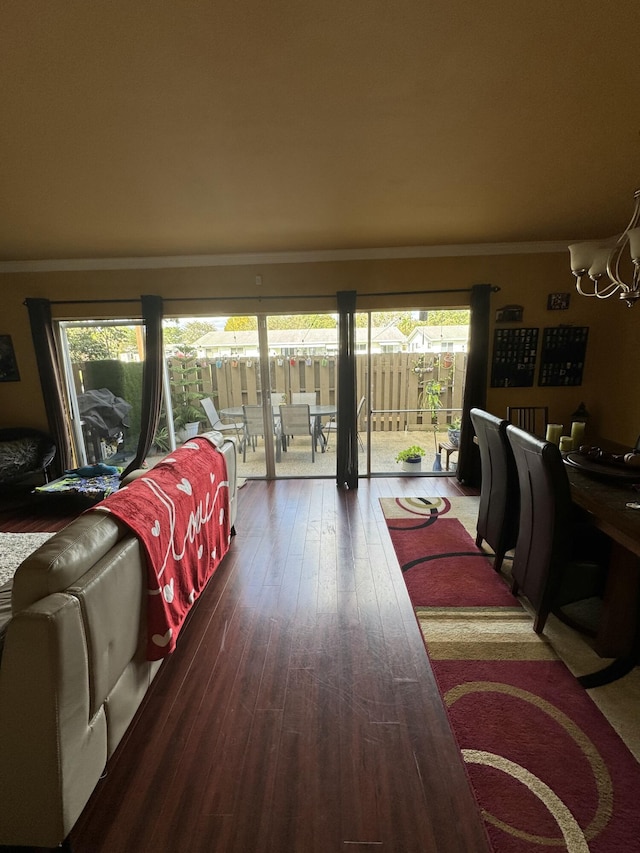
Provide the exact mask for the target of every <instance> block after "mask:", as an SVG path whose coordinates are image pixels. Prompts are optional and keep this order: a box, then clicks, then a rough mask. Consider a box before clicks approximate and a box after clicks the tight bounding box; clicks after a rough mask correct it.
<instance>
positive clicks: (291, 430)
mask: <svg viewBox="0 0 640 853" xmlns="http://www.w3.org/2000/svg"><path fill="white" fill-rule="evenodd" d="M280 431H281V435H282V436H287V437H288V438H289V437H293V436H296V435H306V436H308V437H309V439H310V440H311V461H312V462H315V461H316V442H315V438H316V437H315V435H314V430H313V427H312V425H311V414H310V412H309V406H308V404H306V403H305V404H302V403H300V404H296V405H291V406H280ZM282 449H283V450H284V451H285V452H286V450H287V442H286V441H284V440H283V442H282Z"/></svg>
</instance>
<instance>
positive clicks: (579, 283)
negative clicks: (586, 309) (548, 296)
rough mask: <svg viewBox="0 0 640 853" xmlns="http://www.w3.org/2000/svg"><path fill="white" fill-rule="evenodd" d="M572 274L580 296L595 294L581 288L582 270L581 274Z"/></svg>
mask: <svg viewBox="0 0 640 853" xmlns="http://www.w3.org/2000/svg"><path fill="white" fill-rule="evenodd" d="M574 275H575V277H576V290H577V291H578V293H579V294H580V296H595V295H596V294H595V292H594V293H587V291H586V290H583V289H582V278H583V276H584V272H582V274H580V273H574Z"/></svg>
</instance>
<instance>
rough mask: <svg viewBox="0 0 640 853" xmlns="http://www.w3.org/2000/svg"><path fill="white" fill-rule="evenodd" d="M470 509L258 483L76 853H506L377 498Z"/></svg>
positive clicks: (248, 491) (374, 487)
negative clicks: (477, 794)
mask: <svg viewBox="0 0 640 853" xmlns="http://www.w3.org/2000/svg"><path fill="white" fill-rule="evenodd" d="M461 493H469V492H468V491H465V490H464V489H463V487H461V486H460V485H459V484H458V483H457V482H456V481H455V480H453V479H450V478H428V479H427V478H422V479H410V478H393V479H386V478H385V479H372V480H363V481H362V482H361V485H360V488H359V489H358V490H357V491H351V492H349V491H346V492H345V491H341V490H338V489H336V486H335V483H334V482H333V481H331V480H280V481H275V482H265V481H249V482H248V483H247V484H246V486H245V487H244V488H243V489H242V490H241V491H240V493H239V511H238V518H237V523H236V527H237V531H238V535H237V536H236V537H235V539H234V541H233V544H232V546H231V550H230V552H229V554H228V555H227V557H226V558H225V560H224V562H223V564H222V565H221V567H220V568H219V569H218V571H217V573H216V575H215V576H214V578H213V579H212V581H211V582H210V583H209V585H208V587H207V589H206V590H205V592H204V593H203V595H202V596H201V598H200V600H199V601H198V603H197V605H196V607H195V608H194V610H193V612H192V615H191V616H190V618H189V621H188V624H187V626H186V628H185V630H184V631H183V633H182V634H181V637H180V640H179V642H178V647H177V650H176V652H175V653H174V654H173V655H172V656H171V658H169V659H168V661H167V662H166V663H165V664H164V665H163V668H162V670H161V672H160V673H159V675H158V676H157V678H156V680H155V682H154V684H153V686H152V689H151V690H150V691H149V694H148V696H147V698H146V700H145V702H144V704H143V706H142V708H141V709H140V712H139V714H138V716H137V717H136V719H135V720H134V723H133V724H132V726H131V727H130V728H129V731H128V732H127V734H126V735H125V738H124V739H123V742H122V743H121V744H120V747H119V748H118V750H117V752H116V754H115V755H114V757H113V759H112V761H111V762H110V764H109V767H108V773H107V775H106V777H105V778H104V779H103V781H101V782H100V783H99V786H98V788H97V789H96V791H95V792H94V795H93V797H92V799H91V800H90V802H89V803H88V805H87V807H86V809H85V811H84V813H83V815H82V816H81V818H80V820H79V821H78V823H77V824H76V826H75V827H74V829H73V831H72V833H71V836H70V840H71V845H72V849H73V850H74V851H75V853H102V851H105V853H106V851H109V853H118V851H122V853H125V851H126V853H146V851H149V853H151V851H154V853H169V851H171V853H176V851H177V853H182V851H185V853H186V851H194V853H200V851H207V853H217V851H224V853H250V851H260V853H310V852H311V851H322V853H331V851H338V850H348V851H359V850H361V851H364V850H389V851H402V853H411V852H412V851H416V853H418V851H419V852H420V853H425V851H433V853H436V851H437V853H474V851H488V850H489V846H488V843H487V840H486V836H485V832H484V828H483V825H482V822H481V819H480V817H479V814H478V811H477V808H476V805H475V801H474V800H473V797H472V794H471V793H470V789H469V787H468V782H467V777H466V773H465V769H464V765H463V763H462V760H461V756H460V752H459V750H458V749H457V747H456V744H455V742H454V740H453V736H452V734H451V732H450V729H449V726H448V723H447V718H446V714H445V711H444V709H443V706H442V703H441V700H440V697H439V695H438V691H437V688H436V685H435V683H434V679H433V675H432V673H431V669H430V666H429V663H428V659H427V656H426V653H425V649H424V645H423V641H422V637H421V634H420V630H419V628H418V626H417V624H416V621H415V618H414V615H413V611H412V608H411V605H410V602H409V599H408V595H407V592H406V588H405V585H404V582H403V580H402V576H401V573H400V570H399V568H398V565H397V561H396V558H395V554H394V551H393V548H392V546H391V542H390V540H389V537H388V534H387V530H386V527H385V523H384V520H383V517H382V513H381V510H380V505H379V500H378V498H379V497H381V496H395V495H401V494H405V495H408V494H421V495H429V494H461Z"/></svg>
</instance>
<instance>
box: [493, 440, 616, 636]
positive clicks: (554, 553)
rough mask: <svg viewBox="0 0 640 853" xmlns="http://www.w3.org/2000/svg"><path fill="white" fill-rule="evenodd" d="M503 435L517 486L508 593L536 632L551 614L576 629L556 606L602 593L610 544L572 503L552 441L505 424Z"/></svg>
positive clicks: (563, 471)
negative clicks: (524, 604)
mask: <svg viewBox="0 0 640 853" xmlns="http://www.w3.org/2000/svg"><path fill="white" fill-rule="evenodd" d="M507 437H508V439H509V443H510V444H511V447H512V449H513V455H514V458H515V462H516V468H517V471H518V483H519V490H520V523H519V531H518V539H517V542H516V549H515V555H514V558H513V567H512V578H513V582H512V587H511V591H512V592H513V593H514V595H517V594H518V592H521V593H522V594H523V595H525V596H526V597H527V598H528V599H529V602H530V604H531V606H532V607H533V609H534V611H535V614H536V615H535V619H534V625H533V628H534V631H535V632H536V633H538V634H540V633H541V632H542V630H543V629H544V626H545V623H546V621H547V617H548V615H549V613H551V612H554V613H555V614H556V615H557V616H558V617H559V618H560V619H562V620H563V621H565V622H567V621H568V622H569V624H571V625H572V627H577V626H576V624H575V623H573V622H571V621H570V620H568V619H567V617H566V616H564V615H563V614H562V612H561V611H560V608H562V607H563V606H564V605H566V604H570V603H573V602H576V601H581V600H583V599H586V598H591V597H592V596H600V595H601V594H602V592H603V589H604V581H605V575H606V566H607V563H608V555H609V546H610V542H609V540H608V538H607V537H606V536H604V534H602V533H601V532H600V531H599V530H597V529H596V528H595V527H593V526H592V525H591V524H589V522H588V516H587V515H586V513H583V512H582V511H581V510H579V509H578V507H576V506H575V504H574V503H573V502H572V500H571V487H570V484H569V478H568V477H567V472H566V469H565V466H564V462H563V460H562V455H561V453H560V450H559V449H558V447H557V445H555V444H553V443H552V442H549V441H543V440H541V439H538V438H536V436H534V435H532V434H531V433H529V432H526V431H525V430H522V429H519V428H518V427H515V426H513V425H511V424H510V425H509V426H507Z"/></svg>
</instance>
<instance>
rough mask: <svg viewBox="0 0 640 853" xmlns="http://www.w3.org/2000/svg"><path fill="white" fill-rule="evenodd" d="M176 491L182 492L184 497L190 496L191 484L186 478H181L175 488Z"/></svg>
mask: <svg viewBox="0 0 640 853" xmlns="http://www.w3.org/2000/svg"><path fill="white" fill-rule="evenodd" d="M176 489H179V490H180V491H181V492H184V493H185V495H190V494H192V492H193V489H192V488H191V483H190V482H189V481H188V480H187V478H186V477H183V478H182V480H181V481H180V482H179V483H178V485H177V486H176Z"/></svg>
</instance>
